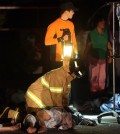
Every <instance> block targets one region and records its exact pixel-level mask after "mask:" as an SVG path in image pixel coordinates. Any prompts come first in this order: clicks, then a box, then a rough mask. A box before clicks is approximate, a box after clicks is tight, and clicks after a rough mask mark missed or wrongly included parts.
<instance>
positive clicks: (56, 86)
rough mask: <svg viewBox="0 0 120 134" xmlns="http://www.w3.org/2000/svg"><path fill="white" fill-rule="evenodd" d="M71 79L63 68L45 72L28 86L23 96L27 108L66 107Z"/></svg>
mask: <svg viewBox="0 0 120 134" xmlns="http://www.w3.org/2000/svg"><path fill="white" fill-rule="evenodd" d="M73 79H74V77H73V76H72V75H70V74H69V73H68V70H66V68H65V67H64V66H62V67H60V68H57V69H54V70H51V71H50V72H47V73H46V74H44V75H43V76H41V77H40V78H38V79H37V80H36V81H35V82H34V83H32V84H31V85H30V86H29V88H28V90H27V92H26V95H25V98H26V105H27V108H29V107H31V108H46V107H52V106H67V105H68V103H69V93H70V83H71V81H72V80H73Z"/></svg>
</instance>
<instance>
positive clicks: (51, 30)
mask: <svg viewBox="0 0 120 134" xmlns="http://www.w3.org/2000/svg"><path fill="white" fill-rule="evenodd" d="M60 9H61V12H60V17H59V18H57V19H56V20H55V21H54V22H52V23H51V24H50V25H49V26H48V28H47V32H46V35H45V45H46V46H49V45H54V44H55V45H56V53H55V65H54V68H57V67H60V66H61V65H62V60H63V51H62V49H63V45H64V43H70V44H72V45H73V50H74V53H75V54H76V55H77V54H78V51H77V43H76V37H75V31H74V24H73V22H71V21H70V20H69V19H72V18H73V15H74V13H75V11H77V10H78V9H77V8H76V7H74V5H73V3H72V2H66V3H63V4H62V5H61V6H60ZM55 66H56V67H55ZM52 69H53V68H52Z"/></svg>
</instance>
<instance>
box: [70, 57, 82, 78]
mask: <svg viewBox="0 0 120 134" xmlns="http://www.w3.org/2000/svg"><path fill="white" fill-rule="evenodd" d="M69 70H70V73H71V74H72V73H74V74H75V75H76V77H77V78H81V77H82V76H83V74H82V72H81V70H80V61H79V59H72V58H71V59H70V64H69Z"/></svg>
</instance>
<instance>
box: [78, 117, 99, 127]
mask: <svg viewBox="0 0 120 134" xmlns="http://www.w3.org/2000/svg"><path fill="white" fill-rule="evenodd" d="M79 125H85V126H96V125H97V123H96V121H95V120H91V119H87V118H84V117H82V119H81V121H80V122H79Z"/></svg>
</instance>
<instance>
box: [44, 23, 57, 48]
mask: <svg viewBox="0 0 120 134" xmlns="http://www.w3.org/2000/svg"><path fill="white" fill-rule="evenodd" d="M57 43H58V40H57V37H56V38H55V26H54V25H53V24H51V25H49V26H48V28H47V32H46V35H45V45H46V46H48V45H54V44H57Z"/></svg>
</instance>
